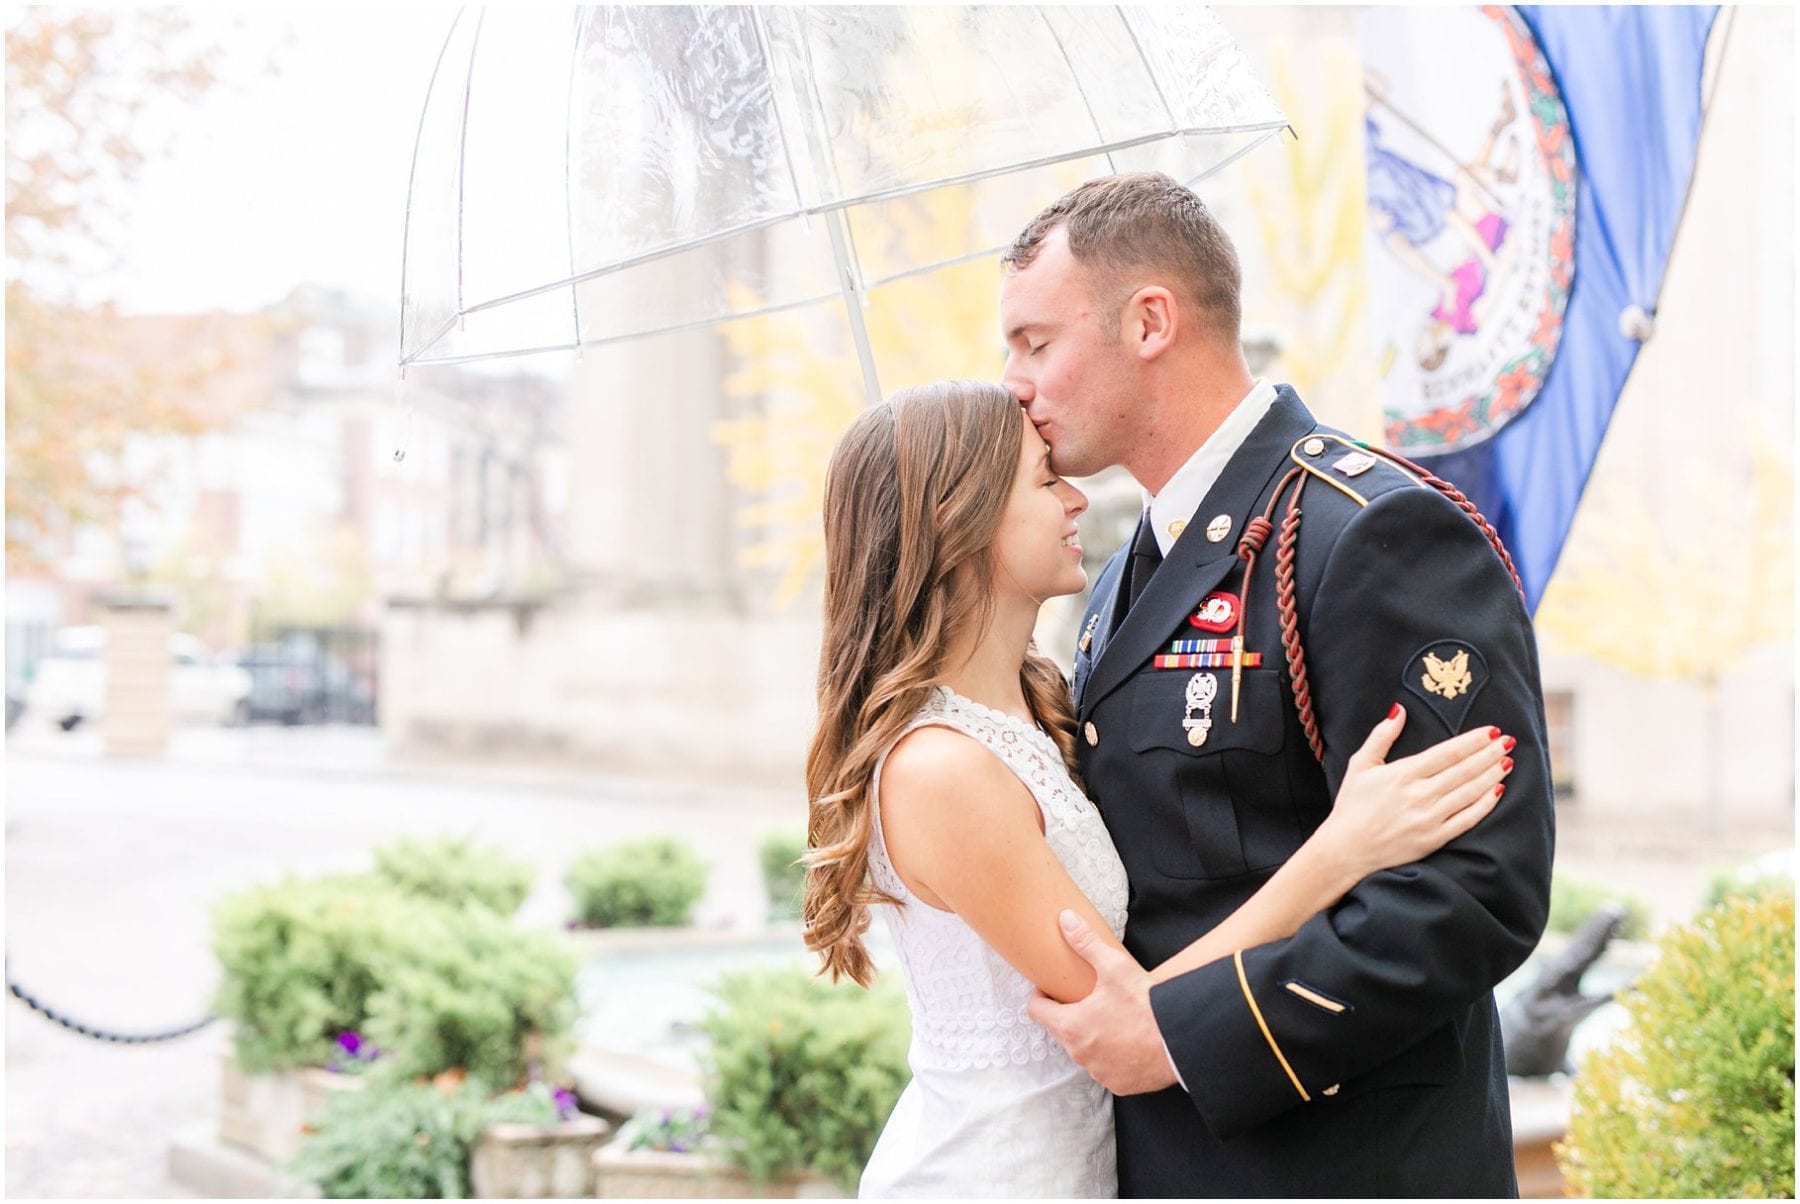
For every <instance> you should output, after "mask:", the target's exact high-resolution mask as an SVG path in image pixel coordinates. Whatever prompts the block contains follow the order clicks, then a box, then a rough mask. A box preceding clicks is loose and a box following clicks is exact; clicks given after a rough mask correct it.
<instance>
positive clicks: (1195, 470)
mask: <svg viewBox="0 0 1800 1204" xmlns="http://www.w3.org/2000/svg"><path fill="white" fill-rule="evenodd" d="M1274 404H1275V386H1274V385H1272V384H1270V383H1269V382H1268V381H1266V380H1264V379H1262V378H1261V377H1258V378H1257V381H1256V383H1255V384H1254V385H1252V386H1251V387H1250V392H1248V393H1246V394H1245V395H1244V399H1243V400H1242V401H1240V402H1238V403H1237V405H1236V406H1235V407H1233V408H1232V411H1231V413H1229V414H1227V415H1226V416H1225V421H1223V422H1221V423H1220V424H1219V427H1218V429H1217V430H1215V431H1214V432H1213V433H1212V434H1211V435H1210V436H1208V437H1207V440H1206V442H1204V443H1202V444H1201V445H1200V447H1199V449H1198V450H1196V451H1195V452H1194V454H1193V455H1191V456H1189V457H1188V460H1187V463H1186V464H1183V465H1182V466H1181V467H1180V468H1178V469H1176V470H1175V475H1174V476H1172V477H1170V478H1169V481H1168V484H1166V485H1164V486H1163V487H1162V492H1161V493H1158V494H1157V495H1156V496H1155V497H1151V496H1150V494H1149V492H1148V491H1146V492H1145V493H1144V507H1145V508H1146V509H1147V510H1149V511H1150V522H1151V525H1152V526H1153V527H1154V528H1155V529H1156V545H1157V547H1158V548H1159V549H1161V551H1162V554H1163V555H1164V556H1165V557H1166V556H1167V555H1168V554H1169V549H1170V548H1172V547H1174V546H1175V540H1176V539H1177V538H1178V537H1179V536H1180V534H1181V531H1182V527H1183V526H1185V525H1186V523H1187V521H1188V519H1190V518H1192V517H1193V514H1194V511H1195V510H1197V509H1199V508H1200V503H1201V501H1203V500H1204V499H1205V497H1206V495H1207V493H1208V492H1209V491H1210V490H1211V489H1212V487H1213V484H1214V482H1216V481H1217V480H1218V479H1219V474H1220V473H1221V472H1223V471H1225V465H1226V464H1228V463H1229V462H1230V461H1231V457H1232V456H1234V455H1236V454H1237V450H1238V448H1240V447H1242V446H1243V445H1244V440H1246V439H1248V438H1249V437H1250V432H1251V431H1253V430H1255V429H1256V425H1257V423H1259V422H1261V421H1262V420H1263V415H1265V414H1267V413H1268V412H1269V407H1271V406H1273V405H1274ZM1171 524H1175V525H1174V526H1171Z"/></svg>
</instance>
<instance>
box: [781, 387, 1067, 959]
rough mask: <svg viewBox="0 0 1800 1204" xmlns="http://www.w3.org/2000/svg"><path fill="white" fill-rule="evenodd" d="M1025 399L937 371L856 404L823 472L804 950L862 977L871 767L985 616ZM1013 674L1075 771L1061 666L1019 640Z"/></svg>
mask: <svg viewBox="0 0 1800 1204" xmlns="http://www.w3.org/2000/svg"><path fill="white" fill-rule="evenodd" d="M1019 432H1020V424H1019V403H1018V401H1017V400H1015V399H1014V398H1013V396H1012V394H1010V393H1009V392H1007V391H1006V389H1004V388H1002V387H1001V386H1000V385H997V384H991V383H987V382H982V381H941V382H938V383H935V384H929V385H921V386H919V387H917V388H912V389H905V390H902V391H901V392H899V393H896V394H895V395H894V396H893V397H892V398H890V399H889V400H888V401H887V402H886V403H885V404H883V405H878V406H874V407H872V408H871V409H868V410H865V411H863V413H861V414H860V415H858V416H857V418H856V420H855V421H854V422H852V423H851V424H850V428H849V429H848V430H847V431H845V432H844V436H843V438H842V439H841V440H840V441H839V442H838V446H837V450H836V451H835V452H833V453H832V457H831V465H830V468H829V469H828V471H827V473H826V478H825V632H824V639H823V641H822V642H821V645H820V650H819V679H818V704H819V726H818V730H817V731H815V732H814V733H813V738H812V744H811V747H810V748H809V749H808V751H807V756H806V789H807V797H808V798H809V799H810V800H811V816H810V819H809V822H808V824H807V854H806V889H805V896H804V902H803V904H802V915H803V916H804V919H805V925H806V945H807V948H809V949H811V950H814V951H815V952H817V953H819V954H820V955H821V957H822V958H823V961H824V965H823V966H822V967H821V970H820V973H824V972H826V971H830V973H831V976H832V979H833V980H836V979H838V978H839V977H841V976H847V977H849V978H851V979H853V980H854V981H856V982H857V983H860V984H862V985H863V986H867V985H868V984H869V981H870V979H871V977H872V973H873V967H872V965H871V963H870V960H869V953H868V949H867V948H866V946H865V945H864V943H863V934H864V933H865V932H867V931H868V928H869V919H870V916H869V905H870V904H871V903H875V902H887V903H892V902H896V900H894V899H893V898H892V897H891V896H890V895H888V894H886V893H885V892H882V891H880V890H877V889H876V888H875V887H874V886H873V885H872V884H871V883H870V882H869V875H868V870H869V840H870V837H871V835H872V833H873V817H872V816H871V814H870V810H871V802H872V799H871V787H872V785H873V781H874V773H875V764H876V762H877V761H878V760H879V759H880V758H881V756H882V754H883V753H884V752H886V751H887V750H888V749H889V748H890V747H892V746H893V744H894V742H895V741H896V740H897V739H898V738H899V737H900V735H901V733H902V732H903V731H904V729H905V728H906V725H907V724H908V723H909V722H910V721H911V720H912V718H913V717H914V716H915V715H916V714H917V713H918V711H919V708H920V707H921V706H923V705H924V703H925V699H926V697H927V694H928V693H929V691H930V690H931V688H932V686H933V685H934V684H935V683H936V681H937V679H938V677H939V675H940V674H941V673H942V672H943V670H944V667H945V666H944V653H945V649H947V648H948V647H949V646H950V644H951V643H952V641H953V640H955V639H956V638H957V637H958V636H959V635H960V634H962V633H963V632H965V631H968V630H974V631H980V630H982V629H983V628H985V627H986V626H987V624H988V622H989V621H990V619H991V618H992V615H993V596H992V592H991V587H990V585H989V583H990V582H991V580H992V577H993V572H994V564H995V562H994V560H993V556H992V547H993V542H994V535H995V533H996V532H997V531H998V530H999V527H1000V518H1001V514H1002V512H1003V511H1004V510H1005V508H1006V501H1007V498H1008V496H1009V495H1010V494H1011V492H1012V484H1013V476H1014V474H1015V473H1016V472H1017V470H1018V463H1019V437H1020V435H1019ZM1019 682H1020V685H1021V686H1022V687H1023V688H1024V693H1025V701H1026V703H1027V704H1028V705H1029V706H1030V708H1031V713H1032V716H1033V717H1034V718H1035V719H1036V720H1037V721H1038V722H1039V723H1040V724H1042V725H1043V726H1044V728H1045V730H1047V731H1048V732H1050V733H1051V735H1052V736H1053V737H1054V738H1055V740H1056V742H1057V745H1058V747H1059V748H1060V749H1061V751H1062V755H1063V761H1064V762H1065V763H1066V764H1067V765H1068V767H1069V771H1070V773H1071V774H1073V773H1074V772H1075V737H1074V728H1075V716H1074V713H1073V710H1072V708H1071V706H1070V703H1069V696H1068V687H1067V686H1066V684H1065V683H1064V681H1063V676H1062V672H1061V671H1060V670H1059V669H1058V668H1057V667H1056V665H1055V664H1054V663H1053V662H1051V661H1050V660H1049V659H1048V658H1047V657H1044V656H1042V655H1040V654H1039V653H1038V652H1037V651H1036V649H1035V648H1031V649H1028V650H1027V652H1026V656H1025V661H1024V664H1023V665H1022V666H1021V668H1020V670H1019Z"/></svg>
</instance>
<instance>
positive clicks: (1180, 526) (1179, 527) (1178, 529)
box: [1169, 518, 1187, 539]
mask: <svg viewBox="0 0 1800 1204" xmlns="http://www.w3.org/2000/svg"><path fill="white" fill-rule="evenodd" d="M1185 530H1187V519H1185V518H1178V519H1176V520H1175V521H1174V522H1172V523H1170V524H1169V538H1170V539H1180V538H1181V533H1182V532H1183V531H1185Z"/></svg>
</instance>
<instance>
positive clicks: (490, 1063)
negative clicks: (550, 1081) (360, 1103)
mask: <svg viewBox="0 0 1800 1204" xmlns="http://www.w3.org/2000/svg"><path fill="white" fill-rule="evenodd" d="M433 911H434V913H435V914H434V916H433V917H432V919H431V920H430V921H429V922H422V923H421V926H420V928H419V930H418V931H417V932H416V933H415V937H416V939H415V940H414V942H413V943H412V945H411V946H410V947H409V948H408V949H407V951H406V956H405V957H404V958H395V959H393V960H392V961H390V962H388V963H387V964H385V965H384V966H383V967H382V979H381V987H380V989H379V990H377V991H376V992H375V993H374V994H373V995H371V996H370V998H369V1017H368V1022H367V1025H366V1027H365V1029H364V1030H363V1031H364V1032H365V1033H366V1034H367V1036H368V1037H369V1039H370V1040H372V1041H374V1042H375V1044H376V1045H377V1046H379V1047H380V1048H381V1050H382V1056H381V1058H380V1060H379V1061H377V1062H376V1064H375V1071H374V1073H376V1074H381V1075H387V1076H391V1077H396V1078H410V1077H413V1076H417V1075H431V1074H437V1073H439V1072H441V1071H444V1070H448V1069H451V1068H453V1067H462V1068H463V1069H465V1070H467V1071H468V1073H469V1074H470V1075H471V1076H473V1077H475V1078H479V1079H482V1080H483V1081H485V1082H488V1083H493V1084H496V1085H499V1086H511V1085H512V1084H514V1083H518V1082H522V1081H524V1080H525V1079H526V1078H528V1077H532V1072H533V1071H534V1070H539V1071H541V1072H548V1073H554V1072H555V1071H556V1070H557V1069H559V1068H560V1066H561V1063H562V1059H563V1058H564V1056H566V1054H567V1052H568V1043H569V1042H568V1034H569V1032H570V1029H571V1028H572V1026H573V1024H574V1020H575V973H576V969H577V965H576V960H575V956H574V954H573V953H572V952H571V951H570V950H569V949H568V948H567V947H566V946H565V944H564V943H563V940H562V939H561V938H560V937H559V936H558V935H557V934H555V933H549V932H521V931H519V930H518V929H517V928H515V927H513V926H512V925H511V924H510V923H508V922H507V921H506V920H505V919H503V918H501V917H500V916H499V915H496V914H495V913H494V912H492V911H489V910H488V909H487V908H485V907H479V906H469V907H465V908H462V909H460V910H451V909H450V908H447V907H443V906H441V905H434V906H433ZM534 1061H536V1062H537V1063H538V1065H537V1066H536V1067H534V1066H533V1062H534Z"/></svg>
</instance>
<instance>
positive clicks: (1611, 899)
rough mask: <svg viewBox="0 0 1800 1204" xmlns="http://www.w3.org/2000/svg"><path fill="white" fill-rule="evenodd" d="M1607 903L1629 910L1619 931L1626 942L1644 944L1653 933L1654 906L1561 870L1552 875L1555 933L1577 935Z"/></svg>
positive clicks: (1551, 897) (1552, 925)
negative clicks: (1651, 928)
mask: <svg viewBox="0 0 1800 1204" xmlns="http://www.w3.org/2000/svg"><path fill="white" fill-rule="evenodd" d="M1603 903H1617V904H1618V905H1619V906H1621V907H1623V908H1624V909H1625V925H1624V927H1623V928H1621V929H1620V930H1619V936H1620V938H1621V939H1623V940H1628V941H1640V940H1643V939H1644V937H1646V936H1648V935H1649V933H1650V905H1649V904H1648V903H1645V902H1644V901H1643V900H1642V899H1640V898H1638V897H1637V896H1635V895H1631V894H1627V893H1626V892H1624V891H1622V890H1614V889H1613V888H1612V887H1610V886H1602V885H1600V884H1599V883H1596V882H1589V881H1586V880H1585V879H1582V878H1576V877H1574V876H1572V875H1570V874H1565V873H1563V872H1562V871H1560V870H1558V871H1556V872H1554V873H1552V874H1551V875H1550V922H1549V924H1548V925H1547V927H1548V928H1549V930H1550V931H1551V932H1564V933H1568V932H1574V931H1575V930H1576V929H1577V928H1580V927H1581V926H1582V925H1583V924H1584V923H1586V922H1587V920H1588V917H1589V916H1591V915H1593V914H1594V913H1595V912H1596V911H1598V910H1599V909H1600V905H1601V904H1603Z"/></svg>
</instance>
